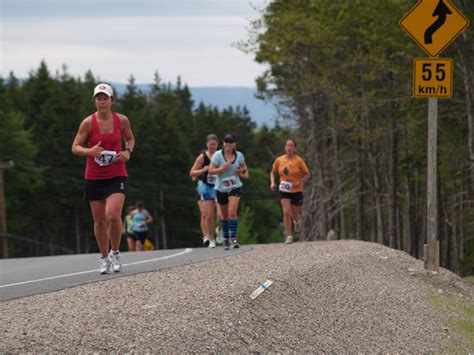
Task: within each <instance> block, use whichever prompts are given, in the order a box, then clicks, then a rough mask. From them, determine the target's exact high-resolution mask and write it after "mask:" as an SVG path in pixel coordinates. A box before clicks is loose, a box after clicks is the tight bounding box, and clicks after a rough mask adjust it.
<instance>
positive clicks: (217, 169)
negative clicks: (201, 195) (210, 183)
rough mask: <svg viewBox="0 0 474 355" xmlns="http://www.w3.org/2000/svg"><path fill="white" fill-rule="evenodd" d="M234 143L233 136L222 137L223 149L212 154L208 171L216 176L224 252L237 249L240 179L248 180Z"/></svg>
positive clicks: (246, 171) (243, 159) (242, 156)
mask: <svg viewBox="0 0 474 355" xmlns="http://www.w3.org/2000/svg"><path fill="white" fill-rule="evenodd" d="M236 142H237V140H236V138H235V136H234V135H232V134H227V135H226V136H225V137H224V148H223V149H222V150H218V151H217V152H215V153H214V155H213V156H212V159H211V164H210V165H209V170H208V172H209V174H216V175H217V179H216V183H215V188H216V195H217V203H218V204H219V206H220V210H221V214H222V221H221V222H222V230H223V237H224V249H225V250H229V249H230V248H238V247H239V243H238V242H237V228H238V220H237V210H238V208H239V202H240V195H241V190H242V185H243V184H242V181H241V180H240V178H244V179H248V178H249V172H248V169H247V165H246V164H245V157H244V155H243V154H242V153H241V152H238V151H236V149H235V146H236Z"/></svg>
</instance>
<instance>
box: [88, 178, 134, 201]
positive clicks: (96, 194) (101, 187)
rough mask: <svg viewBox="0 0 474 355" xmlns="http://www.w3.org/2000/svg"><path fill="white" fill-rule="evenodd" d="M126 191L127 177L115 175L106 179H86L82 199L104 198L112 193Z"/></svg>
mask: <svg viewBox="0 0 474 355" xmlns="http://www.w3.org/2000/svg"><path fill="white" fill-rule="evenodd" d="M126 191H127V177H125V176H117V177H114V178H112V179H107V180H86V184H85V187H84V199H85V200H87V201H100V200H105V199H106V198H107V197H109V196H110V195H112V194H115V193H123V194H125V192H126Z"/></svg>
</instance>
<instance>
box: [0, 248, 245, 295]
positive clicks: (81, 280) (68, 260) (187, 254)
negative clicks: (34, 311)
mask: <svg viewBox="0 0 474 355" xmlns="http://www.w3.org/2000/svg"><path fill="white" fill-rule="evenodd" d="M249 250H250V248H249V247H245V246H244V247H241V248H240V249H235V250H232V251H224V250H223V249H222V248H216V249H208V248H196V249H190V248H187V249H169V250H154V251H146V252H137V253H122V260H123V266H124V267H123V271H122V272H120V273H116V274H107V275H101V274H100V273H99V272H98V265H99V262H98V254H77V255H61V256H44V257H37V258H19V259H6V260H0V301H6V300H10V299H14V298H19V297H25V296H30V295H34V294H38V293H46V292H51V291H57V290H62V289H64V288H68V287H73V286H78V285H82V284H86V283H91V282H98V281H102V280H109V279H111V278H114V277H123V276H129V275H133V274H138V273H142V272H150V271H156V270H159V269H163V268H167V267H172V266H178V265H184V264H189V263H193V262H198V261H203V260H210V259H215V258H221V257H225V256H231V255H235V254H238V253H243V252H246V251H249Z"/></svg>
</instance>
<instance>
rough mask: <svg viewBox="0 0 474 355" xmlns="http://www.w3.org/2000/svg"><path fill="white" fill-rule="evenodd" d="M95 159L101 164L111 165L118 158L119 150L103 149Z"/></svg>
mask: <svg viewBox="0 0 474 355" xmlns="http://www.w3.org/2000/svg"><path fill="white" fill-rule="evenodd" d="M94 160H95V162H96V163H97V164H99V165H100V166H107V165H111V164H113V163H115V161H116V160H117V152H115V151H113V150H103V151H102V153H100V155H98V156H96V157H95V158H94Z"/></svg>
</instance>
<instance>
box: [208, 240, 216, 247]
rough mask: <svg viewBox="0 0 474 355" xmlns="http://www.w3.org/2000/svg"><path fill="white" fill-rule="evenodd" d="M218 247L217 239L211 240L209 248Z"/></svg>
mask: <svg viewBox="0 0 474 355" xmlns="http://www.w3.org/2000/svg"><path fill="white" fill-rule="evenodd" d="M215 247H216V241H215V240H214V239H211V240H210V241H209V248H211V249H214V248H215Z"/></svg>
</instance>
